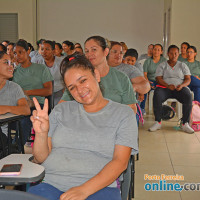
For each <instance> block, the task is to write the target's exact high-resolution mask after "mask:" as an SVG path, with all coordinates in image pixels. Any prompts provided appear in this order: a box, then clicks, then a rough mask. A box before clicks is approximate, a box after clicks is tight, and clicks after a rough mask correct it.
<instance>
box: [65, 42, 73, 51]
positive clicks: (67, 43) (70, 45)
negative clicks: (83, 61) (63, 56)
mask: <svg viewBox="0 0 200 200" xmlns="http://www.w3.org/2000/svg"><path fill="white" fill-rule="evenodd" d="M63 44H66V45H67V46H69V47H70V50H74V43H73V42H70V41H69V40H65V41H64V42H63Z"/></svg>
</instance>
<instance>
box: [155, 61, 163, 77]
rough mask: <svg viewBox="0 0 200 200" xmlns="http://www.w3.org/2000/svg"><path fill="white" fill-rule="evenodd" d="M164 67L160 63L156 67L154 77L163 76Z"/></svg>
mask: <svg viewBox="0 0 200 200" xmlns="http://www.w3.org/2000/svg"><path fill="white" fill-rule="evenodd" d="M164 67H165V63H161V64H159V65H158V67H157V69H156V77H157V76H163V75H164Z"/></svg>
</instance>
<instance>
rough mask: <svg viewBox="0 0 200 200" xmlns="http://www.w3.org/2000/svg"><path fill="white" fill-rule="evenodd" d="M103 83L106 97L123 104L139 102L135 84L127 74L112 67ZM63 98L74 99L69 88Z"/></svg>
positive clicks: (66, 99)
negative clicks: (134, 87)
mask: <svg viewBox="0 0 200 200" xmlns="http://www.w3.org/2000/svg"><path fill="white" fill-rule="evenodd" d="M101 85H102V90H103V91H102V94H103V96H104V98H107V99H111V100H112V101H115V102H118V103H122V104H134V103H137V100H136V97H135V94H134V91H133V86H132V84H131V82H130V80H129V78H128V76H127V75H126V74H124V73H122V72H120V71H118V70H116V69H114V68H112V67H110V69H109V73H108V74H107V75H106V76H104V77H101ZM62 100H64V101H71V100H73V97H72V96H71V95H70V93H69V91H68V90H65V92H64V94H63V96H62Z"/></svg>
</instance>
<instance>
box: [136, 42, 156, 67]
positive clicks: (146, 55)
mask: <svg viewBox="0 0 200 200" xmlns="http://www.w3.org/2000/svg"><path fill="white" fill-rule="evenodd" d="M153 47H154V45H153V44H150V45H149V46H148V49H147V53H144V54H142V55H140V57H139V58H138V60H137V62H139V63H143V64H144V61H145V60H146V59H148V58H151V57H152V56H153ZM143 64H142V65H143Z"/></svg>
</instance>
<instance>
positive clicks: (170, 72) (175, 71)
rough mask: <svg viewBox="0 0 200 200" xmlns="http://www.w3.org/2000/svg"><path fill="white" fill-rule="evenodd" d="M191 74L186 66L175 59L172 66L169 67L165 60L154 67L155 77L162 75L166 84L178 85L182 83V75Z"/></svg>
mask: <svg viewBox="0 0 200 200" xmlns="http://www.w3.org/2000/svg"><path fill="white" fill-rule="evenodd" d="M185 75H191V74H190V70H189V68H188V66H187V65H186V64H185V63H183V62H180V61H177V63H176V65H175V66H174V67H171V66H170V65H169V64H168V62H167V61H165V62H163V63H161V64H160V65H159V66H158V67H157V69H156V77H157V76H162V77H163V80H164V81H165V82H166V83H167V84H168V85H170V84H172V85H175V86H178V85H180V84H182V83H183V81H184V76H185Z"/></svg>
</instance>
